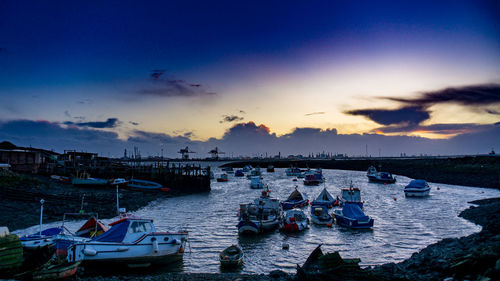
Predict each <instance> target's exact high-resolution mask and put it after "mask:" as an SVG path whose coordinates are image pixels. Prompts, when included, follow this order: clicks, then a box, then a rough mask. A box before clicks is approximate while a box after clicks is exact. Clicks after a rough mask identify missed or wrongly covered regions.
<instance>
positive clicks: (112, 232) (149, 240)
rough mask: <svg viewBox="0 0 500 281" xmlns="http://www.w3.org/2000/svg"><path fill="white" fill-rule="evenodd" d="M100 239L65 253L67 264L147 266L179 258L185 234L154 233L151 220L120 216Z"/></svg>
mask: <svg viewBox="0 0 500 281" xmlns="http://www.w3.org/2000/svg"><path fill="white" fill-rule="evenodd" d="M110 226H111V228H110V229H109V230H108V231H106V232H105V233H103V234H102V235H100V236H97V237H96V238H94V239H92V240H90V241H84V242H77V243H76V244H74V245H72V246H71V248H70V249H69V250H68V261H70V262H76V261H82V262H83V263H84V264H92V263H95V264H99V265H102V263H119V264H126V265H128V266H144V267H146V266H149V265H151V264H163V263H168V262H170V261H172V260H171V259H170V258H175V259H178V258H180V257H182V253H183V252H184V248H185V244H186V241H187V237H188V233H187V232H175V233H172V232H157V231H156V227H155V226H154V224H153V220H151V219H142V218H137V217H134V216H130V215H127V216H124V217H121V218H120V219H119V220H118V221H115V222H113V223H111V224H110Z"/></svg>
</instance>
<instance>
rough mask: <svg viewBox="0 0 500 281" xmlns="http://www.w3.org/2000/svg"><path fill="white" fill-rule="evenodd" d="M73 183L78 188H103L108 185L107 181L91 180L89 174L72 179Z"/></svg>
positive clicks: (79, 174)
mask: <svg viewBox="0 0 500 281" xmlns="http://www.w3.org/2000/svg"><path fill="white" fill-rule="evenodd" d="M71 183H72V184H73V185H74V186H77V187H103V186H107V185H108V181H107V180H105V179H98V178H91V177H90V175H89V174H88V173H85V172H83V173H78V174H77V176H76V177H73V178H72V179H71Z"/></svg>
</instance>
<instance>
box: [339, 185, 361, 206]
mask: <svg viewBox="0 0 500 281" xmlns="http://www.w3.org/2000/svg"><path fill="white" fill-rule="evenodd" d="M340 200H341V201H342V204H345V203H354V204H357V205H358V206H359V207H360V208H361V209H363V203H364V202H363V201H361V190H360V189H359V188H357V187H352V186H351V187H349V188H342V193H341V198H340Z"/></svg>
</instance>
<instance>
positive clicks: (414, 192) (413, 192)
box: [404, 188, 431, 197]
mask: <svg viewBox="0 0 500 281" xmlns="http://www.w3.org/2000/svg"><path fill="white" fill-rule="evenodd" d="M404 192H405V196H406V197H426V196H429V194H430V192H431V189H430V188H426V189H405V191H404Z"/></svg>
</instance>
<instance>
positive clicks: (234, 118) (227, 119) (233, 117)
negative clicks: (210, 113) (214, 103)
mask: <svg viewBox="0 0 500 281" xmlns="http://www.w3.org/2000/svg"><path fill="white" fill-rule="evenodd" d="M243 119H245V118H244V117H241V116H237V115H222V120H221V121H219V123H225V122H227V123H229V122H235V121H236V122H237V121H242V120H243Z"/></svg>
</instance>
